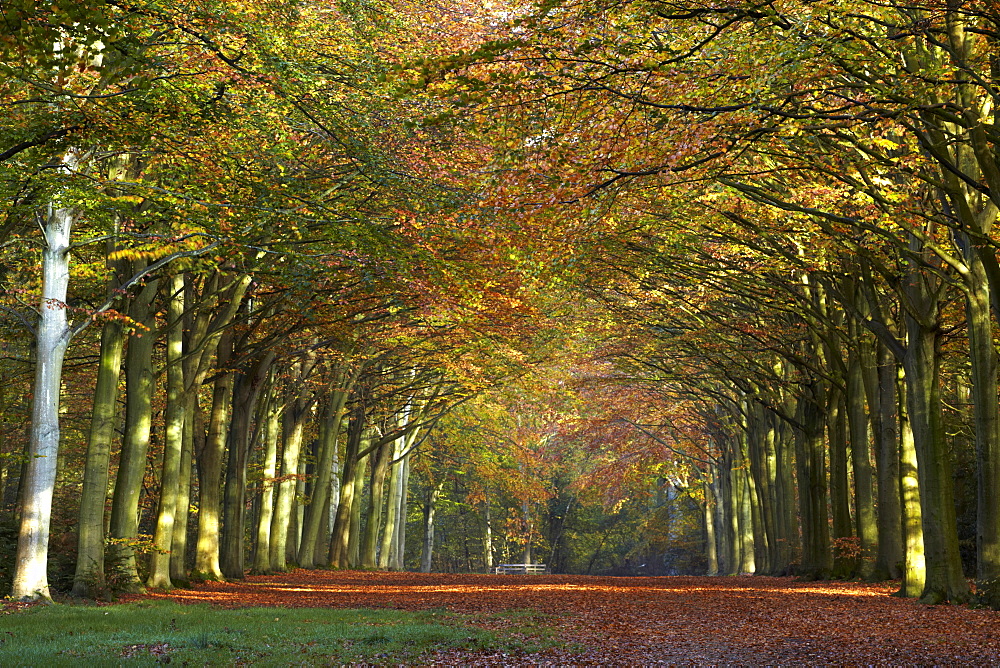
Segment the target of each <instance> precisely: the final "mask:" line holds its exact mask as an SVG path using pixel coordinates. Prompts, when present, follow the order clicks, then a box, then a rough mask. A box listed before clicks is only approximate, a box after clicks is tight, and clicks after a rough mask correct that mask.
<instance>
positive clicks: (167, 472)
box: [146, 274, 187, 589]
mask: <svg viewBox="0 0 1000 668" xmlns="http://www.w3.org/2000/svg"><path fill="white" fill-rule="evenodd" d="M166 287H167V296H166V302H167V374H166V375H167V404H166V410H165V412H164V423H165V424H164V442H163V469H162V475H161V476H160V503H159V508H158V512H157V516H156V530H155V533H154V537H153V542H154V543H155V544H156V547H157V549H156V550H154V551H153V553H152V554H151V555H150V563H149V579H148V580H147V581H146V584H147V585H148V586H149V587H155V588H158V589H170V588H172V587H173V583H172V582H171V580H170V556H171V555H170V551H171V549H172V548H173V537H174V521H175V519H176V517H177V513H178V511H180V510H181V509H180V508H178V501H179V494H178V490H179V487H180V475H181V451H182V449H183V439H184V369H183V367H182V365H181V363H182V356H183V354H184V341H183V338H182V332H181V322H182V319H183V317H184V277H183V276H182V275H181V274H176V275H174V276H172V277H171V278H170V279H169V280H168V281H167V282H166ZM183 511H184V512H185V513H186V512H187V508H186V507H185V508H183ZM181 558H182V559H183V555H181Z"/></svg>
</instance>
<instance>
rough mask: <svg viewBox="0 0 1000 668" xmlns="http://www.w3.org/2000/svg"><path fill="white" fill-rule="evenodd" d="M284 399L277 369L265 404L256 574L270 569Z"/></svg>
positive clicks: (267, 571)
mask: <svg viewBox="0 0 1000 668" xmlns="http://www.w3.org/2000/svg"><path fill="white" fill-rule="evenodd" d="M282 412H283V411H282V406H281V400H280V399H279V398H278V396H277V388H276V387H275V378H274V371H273V370H272V372H271V382H270V383H268V391H267V400H266V402H265V407H264V416H263V427H262V429H263V432H264V460H263V468H262V470H261V484H260V486H261V496H260V508H259V512H258V514H257V542H256V549H255V550H254V554H253V567H252V568H251V571H252V572H253V573H255V574H261V573H270V572H271V520H272V519H273V517H274V487H275V484H274V478H275V475H276V474H277V472H278V441H279V440H280V439H281V414H282Z"/></svg>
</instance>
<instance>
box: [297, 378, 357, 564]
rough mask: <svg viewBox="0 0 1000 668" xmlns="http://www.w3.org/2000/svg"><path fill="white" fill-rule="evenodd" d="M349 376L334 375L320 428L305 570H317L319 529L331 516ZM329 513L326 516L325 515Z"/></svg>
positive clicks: (302, 552) (306, 523)
mask: <svg viewBox="0 0 1000 668" xmlns="http://www.w3.org/2000/svg"><path fill="white" fill-rule="evenodd" d="M345 376H346V374H345V373H343V370H340V371H338V372H337V373H336V374H335V375H334V383H333V385H334V388H337V389H331V391H330V392H329V396H328V397H327V402H326V407H325V410H324V411H323V422H322V424H321V425H320V434H319V455H318V456H317V457H316V481H315V483H314V484H313V489H312V498H311V500H310V502H309V505H308V506H306V512H305V516H304V517H303V520H302V525H303V526H302V541H301V544H300V546H299V554H298V562H299V566H301V567H302V568H314V567H315V565H316V559H317V556H319V555H320V554H321V553H320V552H319V546H318V545H317V543H318V542H319V536H320V527H321V525H322V524H323V522H324V521H325V520H326V519H327V517H328V516H329V507H328V503H329V500H330V480H331V474H332V472H333V458H334V456H335V455H336V451H337V442H338V439H339V437H340V423H341V422H342V421H343V419H344V413H345V408H346V406H347V391H346V390H345V389H343V388H342V387H341V386H342V385H343V384H344V381H345V380H346V378H345ZM324 511H326V514H327V515H326V516H324Z"/></svg>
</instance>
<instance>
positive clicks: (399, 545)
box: [389, 453, 410, 571]
mask: <svg viewBox="0 0 1000 668" xmlns="http://www.w3.org/2000/svg"><path fill="white" fill-rule="evenodd" d="M402 478H403V480H402V483H401V485H402V493H401V494H400V498H399V521H398V522H396V530H395V531H394V532H393V539H392V560H391V561H390V562H389V567H390V568H392V569H393V570H396V571H401V570H403V567H404V565H405V559H406V516H407V507H408V506H407V499H408V497H409V486H410V453H406V454H405V455H404V456H403V470H402Z"/></svg>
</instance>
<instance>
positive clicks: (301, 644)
mask: <svg viewBox="0 0 1000 668" xmlns="http://www.w3.org/2000/svg"><path fill="white" fill-rule="evenodd" d="M475 621H476V620H475V619H474V618H472V617H469V616H465V615H458V614H454V613H449V612H442V611H427V612H404V611H400V610H331V609H324V608H298V609H276V608H244V609H238V610H223V609H219V608H212V607H210V606H207V605H180V604H177V603H172V602H159V601H157V602H151V601H143V602H139V603H129V604H124V605H113V606H100V607H95V606H83V605H57V606H35V607H31V608H28V609H26V610H23V611H20V612H15V613H8V614H4V615H3V616H2V617H0V666H80V665H86V666H120V665H154V664H158V663H171V664H173V665H177V666H182V665H189V666H240V665H254V666H272V665H273V666H303V665H304V666H324V665H341V664H345V663H376V664H406V663H419V662H420V660H421V657H432V656H434V655H439V654H454V653H456V652H458V653H462V652H471V653H480V652H489V653H495V652H496V653H506V654H510V655H514V656H517V655H522V656H523V655H524V654H530V653H534V652H538V651H541V650H544V649H547V648H552V647H557V646H559V643H558V642H557V641H556V640H555V639H554V638H555V634H554V633H553V632H552V631H551V629H548V628H547V627H546V626H545V625H544V624H540V623H538V620H530V621H529V620H520V623H518V624H517V627H518V628H517V631H518V632H517V633H513V634H512V633H509V632H496V631H492V630H487V629H483V628H478V627H477V626H475V625H474V623H475ZM525 621H527V622H528V623H524V622H525Z"/></svg>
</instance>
